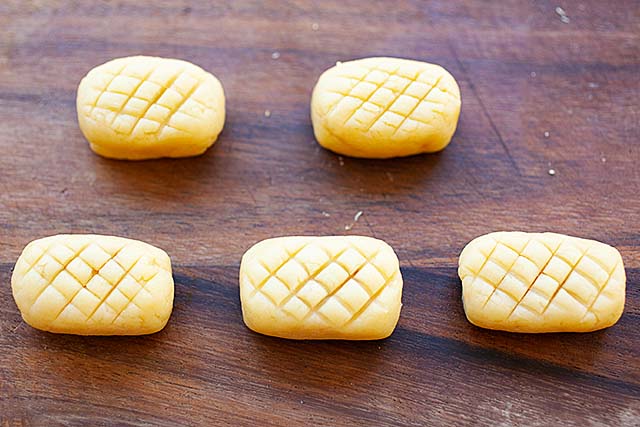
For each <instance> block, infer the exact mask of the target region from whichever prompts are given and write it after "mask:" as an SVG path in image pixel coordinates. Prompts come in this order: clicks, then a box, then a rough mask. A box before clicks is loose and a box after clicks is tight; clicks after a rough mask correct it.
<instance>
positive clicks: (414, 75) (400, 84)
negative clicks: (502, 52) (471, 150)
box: [311, 58, 461, 158]
mask: <svg viewBox="0 0 640 427" xmlns="http://www.w3.org/2000/svg"><path fill="white" fill-rule="evenodd" d="M460 105H461V101H460V90H459V88H458V84H457V83H456V81H455V79H454V78H453V77H452V76H451V74H449V73H448V72H447V70H445V69H444V68H442V67H440V66H439V65H435V64H429V63H426V62H420V61H412V60H408V59H399V58H365V59H359V60H355V61H349V62H343V63H339V64H337V65H336V66H335V67H332V68H330V69H329V70H327V71H325V72H324V73H323V74H322V76H320V79H319V80H318V83H317V84H316V86H315V88H314V90H313V95H312V99H311V119H312V122H313V129H314V133H315V135H316V139H317V140H318V143H320V145H322V146H324V147H325V148H327V149H329V150H331V151H334V152H336V153H339V154H344V155H347V156H353V157H368V158H389V157H398V156H408V155H413V154H418V153H425V152H434V151H439V150H442V149H443V148H444V147H446V146H447V144H448V143H449V141H450V140H451V137H452V136H453V134H454V132H455V129H456V126H457V123H458V116H459V115H460Z"/></svg>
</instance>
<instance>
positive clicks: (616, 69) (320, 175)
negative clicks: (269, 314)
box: [0, 0, 640, 427]
mask: <svg viewBox="0 0 640 427" xmlns="http://www.w3.org/2000/svg"><path fill="white" fill-rule="evenodd" d="M203 3H204V2H195V1H194V2H192V3H191V4H189V3H187V2H178V1H176V2H173V1H168V0H166V1H157V2H154V1H137V0H130V1H109V2H107V1H104V2H102V1H96V2H78V1H57V0H56V1H54V0H52V1H20V0H4V1H3V2H2V3H0V149H1V150H2V151H1V156H0V229H1V230H2V234H1V236H0V248H1V249H2V250H1V252H0V282H1V283H2V286H0V425H1V426H3V427H4V426H13V425H47V426H52V425H94V426H95V425H167V426H174V425H259V426H262V425H290V426H293V425H330V426H337V425H372V426H373V425H375V426H379V425H505V426H506V425H536V426H542V425H561V424H563V425H573V426H602V425H616V426H632V425H633V426H638V425H640V362H639V360H640V334H638V327H639V326H640V290H639V287H638V284H639V282H640V199H639V193H640V167H639V166H638V163H639V161H640V144H639V137H640V105H639V101H638V100H639V99H640V4H639V3H638V2H637V1H613V2H611V1H609V2H603V1H598V0H584V1H580V2H569V1H563V2H562V7H564V10H565V14H566V16H567V17H568V18H569V19H568V22H566V23H565V22H563V21H562V19H561V16H560V14H559V13H558V12H556V10H555V9H556V6H557V5H558V3H556V2H548V1H540V2H526V1H521V2H520V1H506V2H474V1H462V2H452V1H445V0H443V1H435V2H428V3H427V2H424V3H423V2H419V1H398V2H385V1H379V2H371V1H367V2H365V1H361V2H358V1H350V0H336V1H322V2H320V1H318V2H308V1H286V2H285V1H281V2H277V1H272V2H261V1H233V2H232V1H229V2H217V3H218V4H213V5H209V6H205V5H203ZM565 21H566V19H565ZM275 52H278V53H279V57H278V55H277V54H274V53H275ZM140 53H143V54H150V55H161V56H168V57H177V58H183V59H187V60H190V61H193V62H195V63H196V64H199V65H201V66H203V67H204V68H205V69H207V70H210V71H212V72H213V73H215V74H216V75H217V76H218V77H219V78H220V80H221V81H222V82H223V84H224V88H225V91H226V94H227V114H228V116H227V121H226V125H225V129H224V132H223V133H222V135H221V137H220V139H219V141H218V142H217V143H216V145H215V146H214V147H213V148H212V149H211V150H209V151H208V152H207V153H206V154H205V155H203V156H201V157H198V158H192V159H183V160H158V161H147V162H137V163H135V162H122V161H112V160H106V159H103V158H100V157H98V156H96V155H94V154H93V153H92V152H91V151H90V150H89V148H88V145H87V143H86V142H85V140H84V139H83V137H82V135H81V133H80V131H79V129H78V125H77V120H76V112H75V95H76V92H75V90H76V87H77V84H78V82H79V80H80V78H81V77H82V76H83V75H84V74H85V73H86V72H87V71H88V70H89V69H90V68H92V67H93V66H95V65H97V64H100V63H102V62H105V61H106V60H108V59H111V58H113V57H119V56H126V55H133V54H140ZM373 55H396V56H404V57H411V58H416V59H420V60H425V61H429V62H435V63H439V64H442V65H443V66H445V67H446V68H447V69H448V70H449V71H451V73H452V74H453V75H454V76H455V77H456V78H457V80H458V82H459V84H460V87H461V91H462V98H463V109H462V115H461V119H460V123H459V127H458V131H457V133H456V135H455V137H454V139H453V142H452V143H451V145H450V146H449V147H448V148H447V149H446V150H445V151H443V152H442V153H440V154H436V155H423V156H416V157H411V158H406V159H397V160H388V161H367V160H355V159H350V158H341V157H339V156H337V155H334V154H332V153H330V152H327V151H325V150H323V149H321V148H320V147H319V146H318V145H317V144H316V143H315V142H314V138H313V134H312V131H311V125H310V120H309V97H310V93H311V89H312V87H313V85H314V83H315V80H316V78H317V77H318V75H319V74H320V73H321V72H322V71H323V70H324V69H326V68H328V67H330V66H332V65H333V64H334V63H335V62H336V61H338V60H348V59H351V58H357V57H364V56H373ZM274 58H276V59H274ZM266 111H269V112H270V116H269V115H268V114H265V113H266ZM552 169H553V170H554V171H555V175H552V172H551V170H552ZM359 211H362V213H363V214H362V216H361V218H360V219H359V221H357V223H356V224H355V225H354V226H353V229H351V230H349V231H345V226H346V225H348V224H351V223H352V222H353V218H354V215H355V214H356V213H357V212H359ZM494 230H525V231H544V230H550V231H558V232H562V233H567V234H572V235H577V236H583V237H587V238H594V239H598V240H601V241H604V242H607V243H610V244H612V245H614V246H616V247H617V248H618V249H619V250H620V251H621V253H622V255H623V258H624V261H625V265H626V271H627V276H628V282H627V304H626V310H625V314H624V315H623V317H622V319H621V320H620V321H619V323H618V324H617V325H615V326H614V327H612V328H611V329H609V330H605V331H602V332H597V333H590V334H579V335H578V334H550V335H540V336H532V335H516V334H508V333H499V332H491V331H487V330H481V329H479V328H476V327H473V326H471V325H470V324H469V323H468V322H467V321H466V320H465V317H464V313H463V310H462V304H461V302H460V282H459V279H458V277H457V274H456V267H457V256H458V254H459V253H460V250H461V249H462V247H463V246H464V245H465V244H466V243H467V242H468V241H469V240H470V239H472V238H473V237H475V236H478V235H480V234H484V233H487V232H490V231H494ZM65 232H74V233H102V234H114V235H120V236H126V237H131V238H135V239H140V240H143V241H147V242H150V243H152V244H154V245H157V246H159V247H161V248H164V249H165V250H167V251H168V252H169V254H170V255H171V258H172V260H173V265H174V271H175V281H176V299H175V309H174V313H173V315H172V317H171V320H170V322H169V324H168V326H167V327H166V329H165V330H163V331H162V332H160V333H158V334H155V335H153V336H147V337H130V338H126V337H122V338H118V337H113V338H91V337H78V336H65V335H53V334H48V333H43V332H39V331H36V330H34V329H32V328H30V327H29V326H27V325H26V324H24V323H23V322H22V321H21V318H20V314H19V312H18V309H17V308H16V306H15V304H14V302H13V299H12V297H11V290H10V286H9V282H10V276H11V268H12V266H13V264H14V262H15V260H16V258H17V257H18V255H19V253H20V251H21V250H22V248H23V247H24V246H25V245H26V244H27V243H28V242H29V241H31V240H32V239H35V238H38V237H43V236H46V235H51V234H57V233H65ZM293 234H314V235H322V234H363V235H370V236H375V237H378V238H381V239H384V240H386V241H387V242H389V243H390V244H391V245H392V246H393V247H394V248H395V249H396V251H397V253H398V255H399V257H400V260H401V266H402V273H403V276H404V280H405V290H404V308H403V310H402V315H401V318H400V322H399V325H398V328H397V329H396V331H395V333H394V334H393V335H392V336H391V337H390V338H389V339H387V340H384V341H380V342H296V341H286V340H281V339H275V338H269V337H264V336H259V335H257V334H254V333H252V332H250V331H249V330H248V329H247V328H245V326H244V325H243V323H242V318H241V313H240V301H239V296H238V283H237V280H238V266H239V262H240V257H241V255H242V254H243V252H244V251H245V250H246V249H247V248H249V247H250V246H251V245H252V244H253V243H255V242H256V241H258V240H261V239H264V238H267V237H271V236H279V235H293Z"/></svg>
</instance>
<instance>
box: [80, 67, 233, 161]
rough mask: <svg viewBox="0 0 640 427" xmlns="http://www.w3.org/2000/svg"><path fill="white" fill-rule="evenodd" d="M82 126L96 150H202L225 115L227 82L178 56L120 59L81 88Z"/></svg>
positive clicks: (124, 155) (141, 153)
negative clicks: (225, 85)
mask: <svg viewBox="0 0 640 427" xmlns="http://www.w3.org/2000/svg"><path fill="white" fill-rule="evenodd" d="M77 109H78V121H79V123H80V129H81V130H82V133H83V134H84V136H85V137H86V138H87V140H88V141H89V143H90V145H91V149H92V150H93V151H95V152H96V153H98V154H100V155H102V156H105V157H111V158H115V159H128V160H142V159H153V158H159V157H188V156H196V155H199V154H202V153H204V152H205V151H206V149H207V148H209V147H210V146H211V145H212V144H213V143H214V142H215V141H216V139H217V138H218V134H219V133H220V132H221V131H222V127H223V126H224V118H225V99H224V91H223V89H222V85H221V84H220V82H219V81H218V79H217V78H215V77H214V76H213V75H212V74H210V73H208V72H206V71H204V70H203V69H202V68H200V67H198V66H196V65H194V64H191V63H189V62H186V61H181V60H178V59H167V58H157V57H149V56H132V57H126V58H118V59H114V60H112V61H109V62H107V63H105V64H102V65H100V66H98V67H96V68H94V69H92V70H91V71H89V73H88V74H87V75H86V76H85V77H84V78H83V79H82V81H81V82H80V86H79V87H78V98H77Z"/></svg>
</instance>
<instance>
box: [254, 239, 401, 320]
mask: <svg viewBox="0 0 640 427" xmlns="http://www.w3.org/2000/svg"><path fill="white" fill-rule="evenodd" d="M279 250H280V253H273V254H272V256H270V257H268V259H266V260H252V261H251V262H252V263H255V265H250V266H248V268H247V271H250V273H249V274H248V279H249V282H250V284H251V286H252V287H253V290H252V292H251V293H250V296H249V298H255V297H257V296H260V297H264V298H265V299H266V301H268V302H269V303H270V304H271V305H272V306H273V308H274V310H277V311H280V312H282V313H284V314H285V315H286V316H291V317H293V318H295V319H296V320H297V321H299V322H304V321H306V320H307V319H309V318H310V317H311V316H313V315H317V316H318V318H320V319H322V321H323V322H324V323H326V324H327V325H329V326H332V327H340V326H342V327H344V326H346V325H348V324H349V323H351V322H353V321H355V320H356V319H357V318H358V317H359V316H360V314H362V313H363V312H364V311H365V310H367V308H368V307H370V306H371V305H372V304H377V305H379V308H380V309H381V310H383V311H386V310H387V309H388V308H387V307H385V305H384V304H385V303H384V302H382V301H380V300H379V298H378V296H379V295H380V294H381V293H382V292H383V290H384V289H385V287H386V286H388V285H389V284H390V283H392V282H393V281H394V280H395V279H396V277H397V274H399V271H398V270H397V269H396V270H395V271H386V269H385V266H383V265H380V264H379V263H378V262H377V257H378V255H379V254H380V252H381V247H377V248H374V249H373V250H364V249H363V248H361V247H359V246H358V245H357V244H352V243H347V244H344V245H342V246H332V245H323V244H322V243H319V242H316V241H306V242H301V243H300V244H299V245H298V246H297V247H295V248H293V249H292V248H289V249H287V248H286V247H284V246H283V247H281V248H280V249H279ZM310 260H313V262H311V261H310Z"/></svg>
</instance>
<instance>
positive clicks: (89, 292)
mask: <svg viewBox="0 0 640 427" xmlns="http://www.w3.org/2000/svg"><path fill="white" fill-rule="evenodd" d="M115 242H117V241H115ZM108 246H109V247H103V246H102V245H101V244H100V242H99V239H90V238H85V239H81V238H77V237H76V238H75V239H73V240H72V239H69V238H66V237H65V236H60V237H57V238H49V239H44V240H43V241H40V242H35V243H34V244H32V245H31V246H30V247H29V248H27V250H25V253H24V254H23V255H22V256H21V258H20V260H19V263H18V265H17V267H16V268H20V274H19V276H20V277H17V278H16V281H15V282H16V283H17V284H18V286H20V284H23V285H22V287H23V288H28V287H32V286H36V287H37V289H27V291H28V293H29V294H30V295H32V296H31V297H29V298H28V299H29V300H28V301H25V303H26V304H28V305H29V306H30V307H32V308H33V307H38V306H39V305H40V304H47V305H48V306H50V304H52V301H59V303H57V305H56V306H55V307H54V308H55V310H56V314H55V315H53V316H51V318H50V320H49V323H50V324H51V325H55V324H56V321H57V320H58V319H59V318H61V317H62V316H64V313H69V314H70V315H71V316H72V317H74V319H75V320H76V321H77V322H79V323H82V322H84V323H88V322H89V321H90V320H91V319H92V318H93V317H94V316H95V315H96V313H97V312H98V310H99V309H100V308H101V307H102V306H103V305H106V306H108V308H109V309H108V310H102V311H101V321H102V322H105V321H106V322H107V323H109V322H110V323H112V324H113V323H115V322H116V321H117V319H118V318H119V317H120V315H121V314H122V313H123V312H125V310H127V308H128V307H129V306H135V308H137V309H138V310H139V311H140V312H141V313H144V312H145V310H143V308H142V307H141V306H140V305H139V304H141V302H142V301H144V300H145V299H147V300H148V299H149V298H154V290H153V289H148V288H146V285H147V284H148V283H149V282H151V281H152V280H153V278H154V277H155V275H157V274H158V273H159V272H161V271H163V270H164V271H166V272H168V273H170V271H169V270H167V269H166V268H165V267H164V266H162V265H161V263H157V262H156V260H155V259H154V258H153V257H152V256H149V255H148V254H146V253H145V252H144V251H143V250H141V249H140V248H139V247H137V246H136V244H135V242H131V243H126V241H125V240H121V241H120V243H116V244H114V241H110V244H109V245H108ZM21 290H22V289H18V292H20V291H21ZM56 294H57V295H56ZM52 296H57V297H55V298H52ZM105 314H107V315H108V316H110V318H105Z"/></svg>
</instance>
